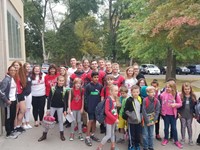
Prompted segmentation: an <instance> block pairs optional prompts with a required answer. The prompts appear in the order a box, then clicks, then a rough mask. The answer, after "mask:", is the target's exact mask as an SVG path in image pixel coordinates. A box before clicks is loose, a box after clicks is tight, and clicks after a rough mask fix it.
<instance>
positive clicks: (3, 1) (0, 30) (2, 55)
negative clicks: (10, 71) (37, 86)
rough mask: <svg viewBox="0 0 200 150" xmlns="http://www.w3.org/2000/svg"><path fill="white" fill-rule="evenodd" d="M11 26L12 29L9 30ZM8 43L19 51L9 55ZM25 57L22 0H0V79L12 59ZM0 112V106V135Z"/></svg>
mask: <svg viewBox="0 0 200 150" xmlns="http://www.w3.org/2000/svg"><path fill="white" fill-rule="evenodd" d="M8 16H9V17H8ZM8 21H11V22H8ZM9 25H10V26H9ZM11 25H12V26H11ZM11 28H12V29H13V30H10V29H11ZM12 31H15V32H12ZM16 33H17V34H16ZM16 35H18V36H16ZM10 37H11V38H10ZM13 37H15V38H13ZM11 39H12V40H11ZM16 40H17V42H16ZM11 41H12V42H11ZM18 42H19V43H20V44H19V45H20V46H16V45H17V44H16V43H18ZM10 43H14V44H11V45H14V46H13V50H14V51H15V47H17V48H18V51H19V53H15V54H14V53H13V55H12V57H10V56H11V53H10V51H9V49H10V48H11V47H12V46H11V45H10ZM19 54H20V57H15V56H17V55H18V56H19ZM25 58H26V57H25V41H24V10H23V2H22V0H0V81H1V80H2V79H3V77H4V76H5V73H6V71H7V68H8V66H9V65H10V64H11V63H12V62H13V61H14V60H19V61H22V62H25ZM1 112H2V111H1V108H0V135H1V134H2V131H3V130H2V114H1Z"/></svg>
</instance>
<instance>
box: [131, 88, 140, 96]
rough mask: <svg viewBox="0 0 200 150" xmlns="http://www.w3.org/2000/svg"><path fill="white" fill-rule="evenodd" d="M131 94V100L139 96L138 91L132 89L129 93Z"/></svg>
mask: <svg viewBox="0 0 200 150" xmlns="http://www.w3.org/2000/svg"><path fill="white" fill-rule="evenodd" d="M131 94H132V96H133V98H138V96H139V94H140V89H133V90H132V91H131Z"/></svg>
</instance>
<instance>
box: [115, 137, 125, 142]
mask: <svg viewBox="0 0 200 150" xmlns="http://www.w3.org/2000/svg"><path fill="white" fill-rule="evenodd" d="M124 142H125V140H124V139H123V138H119V139H118V140H117V143H124Z"/></svg>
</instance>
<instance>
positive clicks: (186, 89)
mask: <svg viewBox="0 0 200 150" xmlns="http://www.w3.org/2000/svg"><path fill="white" fill-rule="evenodd" d="M184 92H185V95H190V92H191V88H190V87H184Z"/></svg>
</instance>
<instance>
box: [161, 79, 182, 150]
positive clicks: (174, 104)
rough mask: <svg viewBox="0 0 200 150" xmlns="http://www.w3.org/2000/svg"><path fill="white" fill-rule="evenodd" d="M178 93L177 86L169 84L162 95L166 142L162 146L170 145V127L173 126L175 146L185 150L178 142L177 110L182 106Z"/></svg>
mask: <svg viewBox="0 0 200 150" xmlns="http://www.w3.org/2000/svg"><path fill="white" fill-rule="evenodd" d="M176 92H177V89H176V84H175V83H172V82H167V84H166V88H165V91H164V92H163V93H162V94H161V95H160V98H161V103H162V109H161V114H162V116H163V120H164V140H163V141H162V145H163V146H165V145H167V143H168V136H169V125H171V130H172V133H173V138H174V143H175V145H176V146H177V147H178V148H183V146H182V144H181V143H180V142H179V141H178V135H177V128H176V117H177V108H179V107H181V106H182V102H181V98H180V96H179V94H177V93H176Z"/></svg>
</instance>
